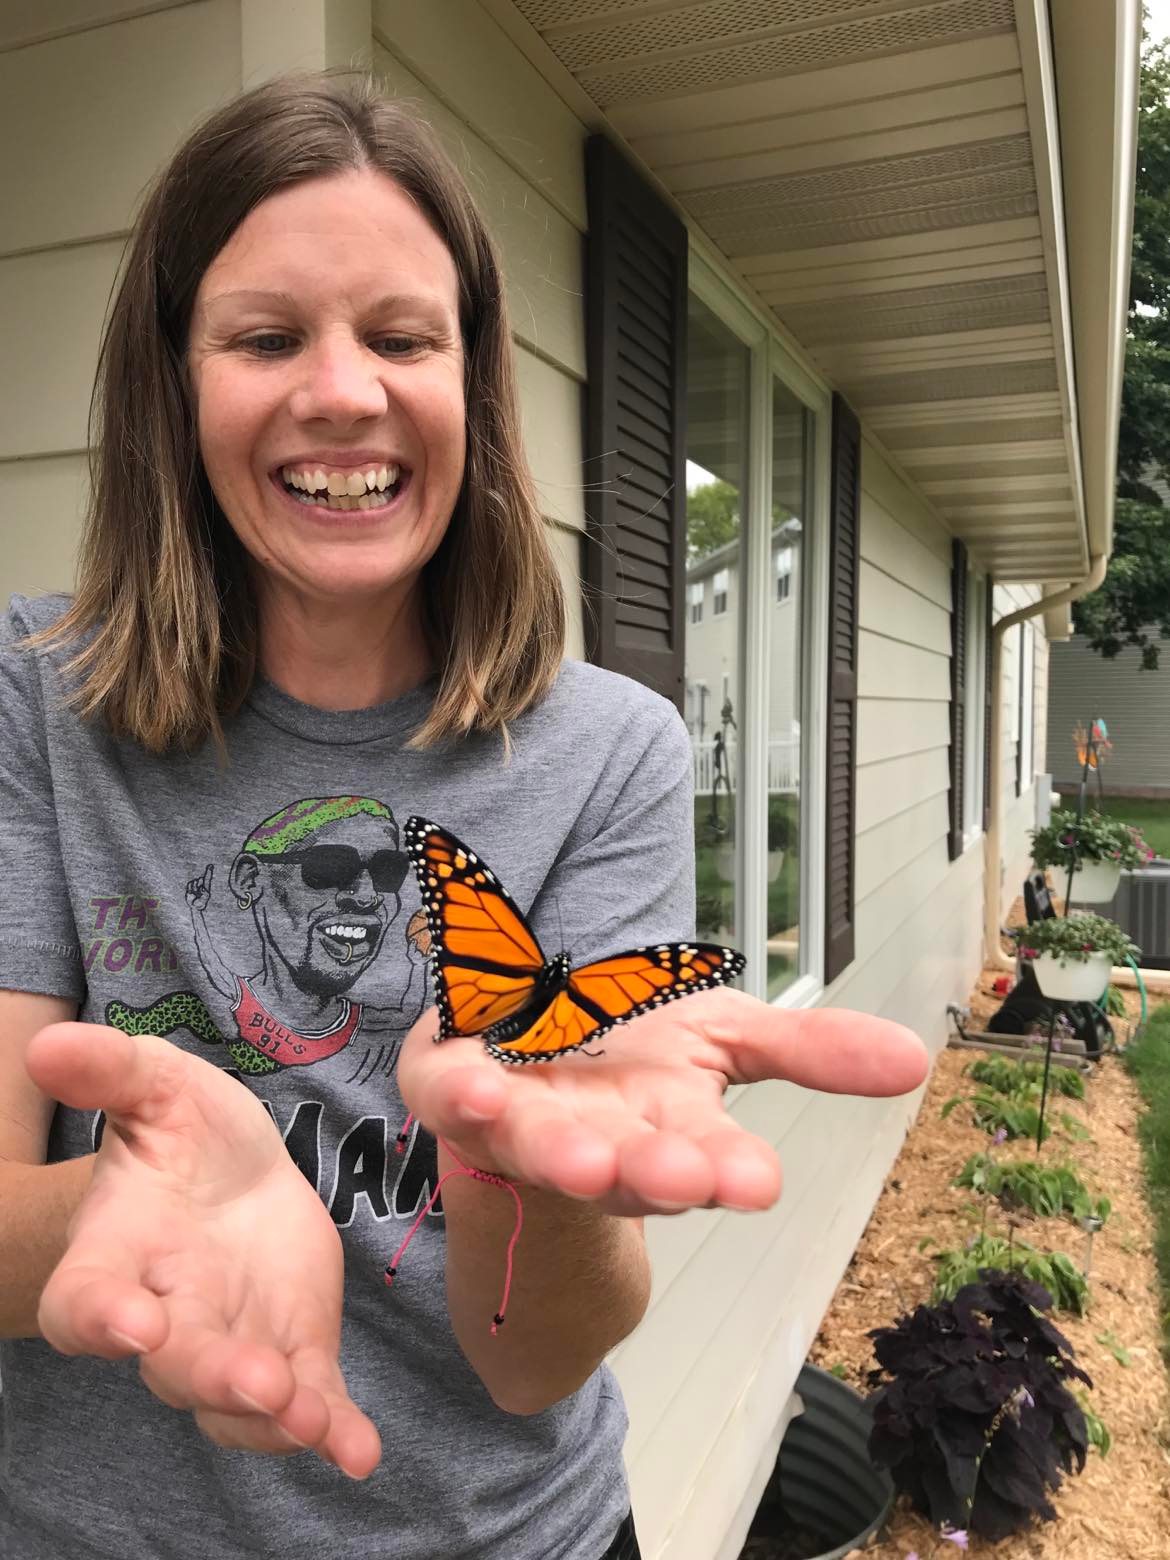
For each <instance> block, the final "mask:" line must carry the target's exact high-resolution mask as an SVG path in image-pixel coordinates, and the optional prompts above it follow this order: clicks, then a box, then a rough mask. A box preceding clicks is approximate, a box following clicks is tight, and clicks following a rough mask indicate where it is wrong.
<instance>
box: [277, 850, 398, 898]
mask: <svg viewBox="0 0 1170 1560" xmlns="http://www.w3.org/2000/svg"><path fill="white" fill-rule="evenodd" d="M257 854H258V859H259V860H260V861H294V862H296V863H298V865H299V866H300V869H301V878H302V880H303V882H304V885H305V887H306V888H346V887H348V885H349V884H350V883H356V882H357V880H358V878H359V877H360V876H361V874H362V870H363V868H364V869H365V871H367V872H368V873H369V874H370V880H371V882H372V883H373V885H374V887H375V888H376V889H377V890H378V892H379V893H380V894H396V893H397V892H398V890H399V889H400V888H401V887H402V880H403V878H404V877H405V876H406V872H407V868H408V867H409V866H410V857H409V856H408V855H407V854H406V852H405V851H402V850H376V851H374V853H373V855H372V856H363V855H362V854H361V853H360V851H359V850H358V849H357V847H356V846H354V845H310V846H309V847H308V848H307V849H306V850H287V851H282V852H280V853H278V854H274V855H267V854H264V855H260V854H259V853H257Z"/></svg>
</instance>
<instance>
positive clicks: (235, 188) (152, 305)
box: [33, 73, 565, 752]
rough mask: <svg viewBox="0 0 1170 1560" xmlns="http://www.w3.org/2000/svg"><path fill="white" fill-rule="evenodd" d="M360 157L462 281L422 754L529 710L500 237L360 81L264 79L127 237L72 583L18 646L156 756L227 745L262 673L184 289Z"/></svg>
mask: <svg viewBox="0 0 1170 1560" xmlns="http://www.w3.org/2000/svg"><path fill="white" fill-rule="evenodd" d="M363 167H370V168H374V169H377V170H379V171H381V172H382V173H385V174H388V175H389V176H390V178H392V179H393V180H394V181H395V183H396V184H398V185H399V186H400V187H401V188H402V189H403V190H405V191H406V193H407V194H408V195H409V196H410V197H411V198H412V199H413V200H414V201H415V202H416V203H417V205H418V207H419V209H420V210H421V211H422V212H423V213H425V215H426V216H427V218H428V219H429V221H430V222H431V223H432V224H433V225H434V227H435V229H436V231H437V232H438V234H439V236H440V237H441V238H442V240H443V242H444V243H445V244H446V245H447V248H448V249H449V250H450V252H451V255H452V257H453V259H454V261H455V266H456V270H457V272H458V275H459V289H460V320H461V327H462V333H463V346H464V356H465V361H466V376H465V390H466V406H467V411H466V418H467V457H466V466H465V469H464V475H463V485H462V488H461V490H460V494H459V498H458V501H457V503H456V505H455V509H454V511H453V513H452V517H451V522H450V524H449V526H448V528H447V531H446V534H445V536H444V538H443V541H442V542H441V544H440V545H439V548H438V550H437V551H436V553H435V554H434V556H433V557H432V558H431V560H430V561H429V563H428V564H427V565H426V568H425V571H424V575H423V595H424V609H423V610H424V623H425V630H426V634H427V638H428V643H429V647H430V649H431V653H432V655H433V658H434V662H435V666H436V667H437V669H438V671H439V678H440V681H439V688H438V693H437V696H436V698H435V701H434V704H433V706H432V708H431V711H430V714H429V715H428V717H427V719H426V721H425V722H424V723H423V725H422V726H421V727H420V728H419V730H418V731H417V732H416V733H415V734H414V736H413V738H412V742H413V744H414V745H415V746H419V747H424V746H430V745H432V744H434V743H437V742H439V741H442V740H443V739H445V738H452V737H458V736H461V735H463V734H465V733H467V732H469V731H473V730H479V731H499V732H502V733H503V735H504V737H505V741H506V738H507V722H508V721H509V720H511V719H514V718H515V717H516V716H517V715H519V714H520V713H521V712H522V711H523V710H525V709H527V708H528V707H529V706H530V705H531V704H533V703H534V702H535V701H536V700H538V699H539V698H540V697H541V696H542V695H543V694H544V693H545V692H546V691H547V689H548V688H549V686H550V685H551V683H552V681H553V679H554V678H555V676H556V671H557V667H558V666H559V664H560V660H561V656H562V654H563V650H564V634H565V609H564V601H563V596H562V591H561V586H560V579H559V575H558V573H557V568H556V564H555V562H554V560H553V557H552V553H551V551H550V548H549V545H548V542H547V539H546V535H545V528H544V522H543V521H542V519H541V516H540V511H539V509H538V507H537V502H536V496H535V489H534V486H533V482H532V478H531V474H530V472H529V469H528V465H527V462H526V460H525V457H524V452H523V447H522V441H521V435H520V419H519V412H518V400H517V392H516V384H515V376H514V367H513V361H512V344H511V337H510V332H509V328H508V319H507V311H506V307H505V300H504V289H503V281H502V277H501V273H500V267H499V263H498V260H497V257H496V252H495V247H494V245H493V243H492V241H491V238H490V237H489V235H488V232H487V229H486V227H485V226H484V223H483V220H482V218H481V217H480V215H479V212H478V211H477V209H476V207H475V204H474V201H473V200H472V197H471V194H470V192H469V191H468V189H467V186H466V184H465V183H464V181H463V179H462V177H461V176H460V174H459V173H458V172H457V170H456V168H455V167H454V165H453V163H452V162H451V161H450V160H449V158H448V157H447V155H446V154H445V152H444V151H443V150H442V148H441V147H440V146H439V144H438V142H437V140H436V138H435V136H434V134H433V132H432V131H431V130H430V129H429V127H428V126H427V125H426V124H425V123H424V122H423V121H422V120H421V119H420V118H419V117H418V114H417V113H416V112H415V111H414V110H412V109H411V108H409V107H407V106H405V105H404V104H402V103H399V102H395V101H392V100H390V99H387V98H386V97H384V96H383V95H382V93H381V91H380V89H379V87H378V85H377V83H376V82H375V81H374V80H373V79H371V78H355V77H353V76H351V75H347V76H341V75H333V74H330V73H314V74H299V75H290V76H284V77H279V78H277V79H276V80H273V81H269V82H267V83H266V84H264V85H263V86H259V87H257V88H255V89H254V90H252V91H250V92H247V93H245V94H243V95H242V96H241V97H238V98H236V99H235V100H234V101H233V102H231V103H229V104H228V105H227V106H226V107H224V108H222V109H220V110H219V111H218V112H217V113H215V114H213V115H212V117H211V118H209V119H208V120H207V121H206V122H205V123H203V124H202V125H200V126H199V127H198V128H197V129H196V130H194V131H193V132H192V133H191V135H190V136H189V137H188V138H187V140H186V141H185V142H184V143H183V145H182V146H180V148H179V150H178V151H177V152H176V153H175V155H174V156H173V157H172V159H171V161H170V162H169V163H168V165H167V166H166V167H165V168H164V169H163V171H162V173H161V174H160V175H159V177H158V178H157V179H156V181H155V182H154V184H153V185H152V186H151V188H150V190H149V192H148V194H147V196H146V199H145V202H144V204H143V207H142V210H141V212H140V214H139V217H138V221H137V223H136V224H135V228H134V232H133V234H132V236H131V239H130V241H129V244H128V247H127V253H126V258H125V265H124V269H123V271H122V275H121V278H120V281H119V283H118V285H117V288H116V291H115V293H114V296H113V303H112V309H111V312H110V314H109V318H108V323H107V326H106V329H105V333H104V336H103V339H102V345H101V353H100V357H99V362H98V373H97V379H96V382H95V386H94V396H93V401H92V403H91V407H90V446H91V454H90V479H91V481H90V490H91V497H90V502H89V508H88V512H87V516H86V523H85V530H84V535H83V540H82V546H81V555H80V561H79V566H78V583H77V590H76V594H75V597H74V600H73V603H72V605H71V606H70V608H69V610H68V611H67V612H66V613H65V615H64V616H63V617H62V618H61V619H60V620H59V621H58V622H57V623H56V624H55V625H54V626H53V628H52V629H51V630H49V631H48V633H46V634H42V635H40V636H37V639H35V640H34V641H33V643H38V642H39V643H41V644H45V643H51V644H55V645H58V646H64V647H66V648H68V649H70V650H71V651H72V652H73V653H72V657H71V659H70V661H69V664H68V671H69V673H70V674H71V676H70V678H69V681H70V694H69V698H70V701H71V703H72V705H73V707H74V708H75V709H76V710H77V711H78V713H79V714H81V715H83V716H87V717H99V718H101V719H102V720H103V721H104V722H105V724H106V725H107V726H108V727H109V729H110V730H111V731H112V732H113V733H114V734H115V735H117V736H123V737H124V736H130V737H133V738H135V739H137V741H139V742H140V743H142V744H143V745H144V746H145V747H147V748H148V749H150V750H151V751H154V752H162V751H165V750H167V749H171V748H176V747H180V748H188V749H190V748H192V747H195V746H197V745H198V744H199V743H201V742H202V741H203V740H204V739H206V738H207V737H209V736H210V737H212V738H213V739H214V740H215V741H216V742H217V743H219V744H220V745H221V746H222V741H223V732H222V725H221V722H222V720H223V718H224V717H225V716H228V715H231V714H232V713H234V712H235V711H236V710H237V709H238V708H239V706H240V704H241V703H242V702H243V700H244V698H245V696H246V695H247V692H248V689H249V687H250V686H251V684H252V681H253V678H254V676H255V671H256V665H257V629H256V610H255V602H254V599H253V593H252V588H251V584H250V579H249V571H248V567H247V559H246V556H245V553H244V550H243V548H242V547H241V545H240V543H239V542H238V540H237V539H236V536H235V533H234V532H233V531H232V528H231V526H230V525H229V524H228V522H227V519H226V518H225V516H224V514H223V512H222V510H221V509H220V507H219V505H218V503H217V502H216V499H215V496H214V494H213V493H212V490H211V486H210V483H209V482H208V479H207V475H206V472H205V471H204V469H203V462H202V459H201V458H200V454H199V448H198V444H197V439H196V418H195V408H194V405H193V402H192V398H191V395H190V390H189V386H188V380H187V373H186V355H187V335H188V329H189V326H190V321H191V313H192V308H193V305H194V300H195V294H196V290H197V288H198V286H199V283H200V280H201V279H202V277H203V275H204V273H205V271H206V270H207V268H208V266H209V265H210V264H211V262H212V260H213V259H214V258H215V256H216V255H217V254H218V253H219V251H220V250H221V249H222V248H223V246H224V245H225V244H226V243H227V241H228V239H229V238H230V237H231V235H232V233H233V232H234V231H235V229H236V228H237V227H238V226H239V224H240V223H241V222H242V221H243V220H244V218H245V217H246V216H247V215H248V213H249V212H250V211H251V210H252V209H253V208H254V207H256V206H258V205H259V204H260V202H261V201H262V200H265V199H266V198H267V197H268V196H269V195H272V194H275V193H276V191H278V190H282V189H287V188H288V187H289V186H291V185H294V184H298V183H300V182H301V181H302V180H305V179H315V178H320V177H322V176H323V175H328V174H333V173H340V172H344V171H347V170H350V169H354V168H363Z"/></svg>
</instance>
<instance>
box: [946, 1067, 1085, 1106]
mask: <svg viewBox="0 0 1170 1560" xmlns="http://www.w3.org/2000/svg"><path fill="white" fill-rule="evenodd" d="M963 1071H964V1072H965V1073H966V1074H967V1075H968V1076H969V1077H971V1078H973V1079H974V1080H975V1082H976V1083H982V1084H985V1085H986V1086H987V1088H989V1089H994V1090H995V1091H996V1093H997V1094H1022V1095H1024V1096H1025V1097H1026V1098H1033V1097H1034V1098H1037V1099H1038V1098H1039V1091H1040V1085H1041V1084H1042V1082H1043V1080H1044V1063H1043V1062H1035V1061H1031V1060H1029V1059H1028V1058H1021V1060H1019V1061H1013V1060H1012V1059H1011V1057H1008V1056H987V1057H981V1058H980V1059H979V1060H978V1061H977V1062H971V1063H970V1064H969V1065H968V1066H967V1067H965V1068H964V1069H963ZM1048 1089H1049V1092H1050V1093H1052V1094H1065V1095H1067V1096H1068V1097H1069V1098H1070V1099H1074V1100H1083V1099H1084V1097H1085V1080H1084V1079H1083V1078H1082V1077H1081V1075H1080V1073H1079V1072H1077V1071H1076V1070H1075V1069H1074V1068H1072V1067H1054V1068H1052V1069H1051V1070H1050V1074H1049V1078H1048Z"/></svg>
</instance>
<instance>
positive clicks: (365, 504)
mask: <svg viewBox="0 0 1170 1560" xmlns="http://www.w3.org/2000/svg"><path fill="white" fill-rule="evenodd" d="M272 480H273V482H274V483H275V485H276V486H277V487H278V488H280V489H281V490H282V491H283V492H284V494H285V495H286V496H287V497H288V498H290V499H292V500H293V501H294V503H298V504H301V505H303V506H305V507H306V508H309V509H318V510H328V511H330V512H332V513H339V512H344V511H347V510H367V511H368V510H384V509H389V508H390V506H391V505H392V504H393V503H394V502H395V501H396V500H397V499H398V498H400V497H401V495H402V493H403V492H404V491H405V489H406V487H407V484H408V483H409V481H410V471H409V470H408V468H407V467H405V466H400V465H393V464H391V463H389V462H387V463H386V464H385V465H374V464H373V463H372V462H371V463H370V464H369V465H368V466H360V467H354V468H351V469H348V470H338V469H336V468H329V467H322V466H282V467H280V468H279V469H278V470H277V471H274V472H273V473H272Z"/></svg>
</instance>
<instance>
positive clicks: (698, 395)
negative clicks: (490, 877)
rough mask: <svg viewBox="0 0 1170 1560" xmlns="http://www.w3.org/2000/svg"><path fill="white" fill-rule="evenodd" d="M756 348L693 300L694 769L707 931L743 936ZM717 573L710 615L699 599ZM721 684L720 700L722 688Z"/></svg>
mask: <svg viewBox="0 0 1170 1560" xmlns="http://www.w3.org/2000/svg"><path fill="white" fill-rule="evenodd" d="M748 361H749V354H748V349H747V348H746V347H745V346H744V345H743V343H742V342H740V341H738V340H737V339H736V337H735V336H733V335H732V333H731V332H730V331H729V330H728V329H727V327H726V326H725V325H723V324H722V323H721V322H720V321H719V320H718V319H717V318H716V316H715V315H714V314H713V313H712V312H711V310H710V309H708V308H707V307H706V306H705V305H704V304H702V303H700V302H699V300H698V299H697V298H693V297H692V298H691V300H690V305H689V310H688V342H687V600H688V603H690V604H691V610H690V611H689V612H688V614H687V616H688V622H687V637H686V680H687V682H688V684H690V685H691V686H693V688H694V690H695V698H694V699H693V701H688V716H687V725H688V727H689V729H690V734H691V750H692V753H693V756H694V770H695V887H696V913H697V922H698V935H699V936H700V937H701V938H704V939H707V940H709V941H713V942H732V943H734V942H735V940H736V915H735V885H736V874H737V866H736V850H735V839H736V819H735V803H736V794H737V791H738V757H737V755H738V741H737V737H738V706H739V687H738V679H739V659H738V658H739V621H738V620H739V611H738V601H739V598H740V594H741V593H740V592H739V591H738V589H737V588H736V584H735V580H736V576H737V574H738V571H739V568H740V532H741V513H742V509H741V505H742V500H743V492H744V471H745V456H746V446H747V386H748ZM708 579H710V580H711V583H712V592H713V595H712V607H711V614H710V617H709V618H704V616H703V614H702V611H701V609H700V612H699V616H698V617H696V616H695V615H694V603H695V602H696V600H701V599H702V595H703V592H704V591H705V589H706V585H707V581H708ZM715 690H719V694H720V697H719V702H718V704H716V702H715V699H714V697H713V694H714V691H715Z"/></svg>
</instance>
